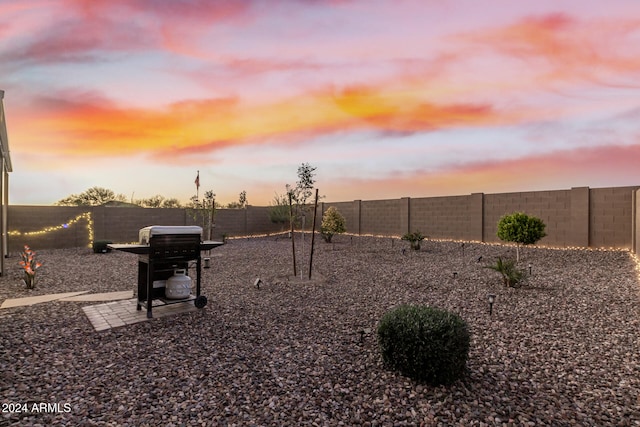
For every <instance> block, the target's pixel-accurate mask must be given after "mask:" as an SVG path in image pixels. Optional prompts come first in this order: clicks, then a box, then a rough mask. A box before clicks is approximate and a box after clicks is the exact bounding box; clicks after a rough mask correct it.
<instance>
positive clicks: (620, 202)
mask: <svg viewBox="0 0 640 427" xmlns="http://www.w3.org/2000/svg"><path fill="white" fill-rule="evenodd" d="M634 190H637V188H635V187H616V188H594V189H591V190H589V212H590V215H589V246H592V247H596V248H608V247H612V248H630V247H631V241H630V237H631V235H632V229H633V226H632V224H633V218H632V210H633V204H632V200H633V193H634Z"/></svg>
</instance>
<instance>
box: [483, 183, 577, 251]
mask: <svg viewBox="0 0 640 427" xmlns="http://www.w3.org/2000/svg"><path fill="white" fill-rule="evenodd" d="M513 212H524V213H526V214H527V215H533V216H536V217H538V218H540V219H541V220H543V221H544V223H545V224H546V229H545V230H546V233H547V236H546V237H544V238H543V239H542V240H540V244H543V245H549V246H568V243H569V237H568V234H569V232H570V231H569V230H570V224H571V190H559V191H535V192H522V193H503V194H486V195H485V196H484V237H485V241H486V242H499V241H500V239H499V238H498V236H496V233H497V231H498V221H500V218H501V217H502V216H503V215H506V214H511V213H513Z"/></svg>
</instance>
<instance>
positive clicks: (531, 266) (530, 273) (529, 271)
mask: <svg viewBox="0 0 640 427" xmlns="http://www.w3.org/2000/svg"><path fill="white" fill-rule="evenodd" d="M531 267H533V266H532V265H531V263H529V274H531Z"/></svg>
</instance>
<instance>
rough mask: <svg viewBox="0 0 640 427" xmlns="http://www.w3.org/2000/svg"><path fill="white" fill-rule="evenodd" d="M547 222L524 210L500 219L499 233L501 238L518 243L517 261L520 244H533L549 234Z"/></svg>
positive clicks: (518, 259)
mask: <svg viewBox="0 0 640 427" xmlns="http://www.w3.org/2000/svg"><path fill="white" fill-rule="evenodd" d="M544 229H545V223H544V222H543V221H542V220H541V219H540V218H536V217H535V216H529V215H527V214H525V213H522V212H515V213H512V214H510V215H504V216H503V217H502V218H500V220H499V221H498V232H497V235H498V237H499V238H500V240H504V241H506V242H515V243H516V262H519V261H520V245H533V244H535V243H536V242H537V241H538V240H540V239H542V238H543V237H544V236H546V235H547V234H546V233H545V232H544Z"/></svg>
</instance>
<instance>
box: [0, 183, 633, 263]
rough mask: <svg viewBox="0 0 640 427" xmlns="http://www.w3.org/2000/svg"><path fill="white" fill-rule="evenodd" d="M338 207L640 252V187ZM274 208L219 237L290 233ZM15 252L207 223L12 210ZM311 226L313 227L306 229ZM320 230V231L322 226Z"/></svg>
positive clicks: (173, 217)
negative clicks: (522, 226) (538, 222)
mask: <svg viewBox="0 0 640 427" xmlns="http://www.w3.org/2000/svg"><path fill="white" fill-rule="evenodd" d="M330 206H334V207H336V208H337V209H338V211H340V213H342V215H343V216H344V217H345V219H346V223H347V232H348V233H352V234H356V235H382V236H402V235H403V234H405V233H407V232H411V231H416V230H419V231H421V232H422V233H423V234H424V235H426V236H428V237H429V238H434V239H453V240H461V241H478V242H498V241H499V239H498V238H497V236H496V230H497V223H498V220H499V219H500V217H501V216H502V215H505V214H509V213H513V212H516V211H520V212H525V213H527V214H528V215H533V216H536V217H539V218H541V219H542V220H543V221H544V222H545V224H546V226H547V227H546V233H547V236H546V237H545V238H543V239H542V240H541V241H540V242H539V243H540V245H545V246H554V247H591V248H617V249H631V250H633V251H634V252H635V253H639V252H640V186H629V187H611V188H588V187H577V188H572V189H569V190H551V191H532V192H518V193H501V194H484V193H474V194H470V195H463V196H445V197H423V198H408V197H405V198H401V199H390V200H366V201H365V200H355V201H349V202H331V203H328V202H324V203H321V204H320V207H319V209H318V217H317V220H318V224H320V221H321V216H322V213H323V212H324V211H325V210H326V209H328V208H329V207H330ZM269 210H270V208H269V207H256V206H248V207H246V208H243V209H217V210H216V213H215V220H214V221H215V227H214V231H213V238H214V239H220V238H222V236H223V235H226V236H230V237H233V236H244V235H256V234H270V233H277V232H282V231H284V230H285V228H286V227H285V226H284V225H283V224H274V223H272V222H271V221H270V220H269ZM7 217H8V234H9V235H8V242H9V252H14V253H15V252H17V251H19V250H21V249H22V247H23V245H25V244H27V245H29V246H31V247H33V248H38V249H45V248H69V247H79V246H87V245H89V244H90V242H91V241H94V240H109V241H112V242H114V243H130V242H135V241H137V239H138V230H139V229H140V228H143V227H146V226H149V225H202V224H198V223H197V221H196V220H194V218H193V217H192V216H191V215H190V214H189V211H188V210H187V209H182V208H137V207H135V208H134V207H106V206H99V207H88V206H80V207H62V206H13V205H10V206H9V207H8V213H7ZM311 222H312V221H311V220H308V221H306V223H307V229H309V228H310V225H309V224H311ZM317 228H319V226H318V227H317Z"/></svg>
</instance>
